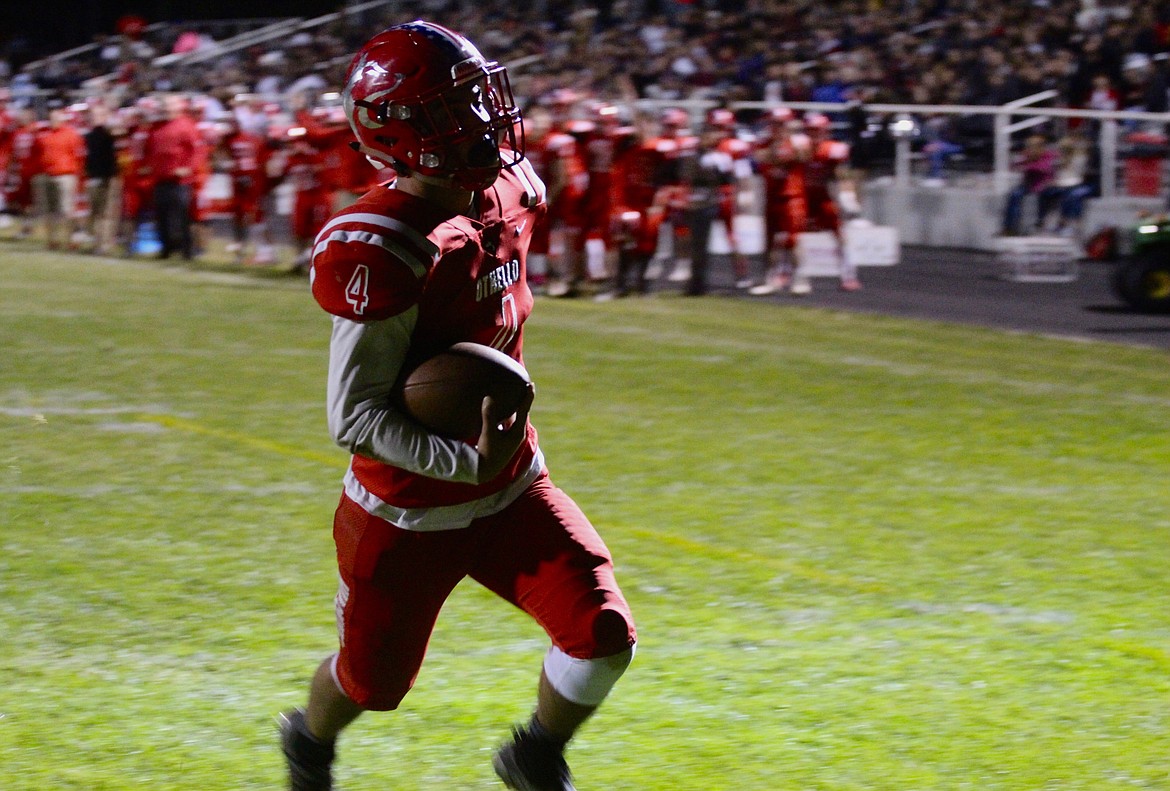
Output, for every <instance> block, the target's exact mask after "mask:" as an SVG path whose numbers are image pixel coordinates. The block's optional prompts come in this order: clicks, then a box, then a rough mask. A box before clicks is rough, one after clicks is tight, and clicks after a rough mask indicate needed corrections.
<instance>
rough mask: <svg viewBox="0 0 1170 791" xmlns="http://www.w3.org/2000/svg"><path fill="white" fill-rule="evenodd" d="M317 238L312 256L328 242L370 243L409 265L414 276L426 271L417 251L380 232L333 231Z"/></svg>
mask: <svg viewBox="0 0 1170 791" xmlns="http://www.w3.org/2000/svg"><path fill="white" fill-rule="evenodd" d="M317 238H318V239H319V240H320V241H318V242H317V245H316V246H315V247H314V248H313V258H316V257H317V256H318V255H320V254H321V251H322V250H324V249H325V248H326V247H328V246H329V243H330V242H341V243H342V244H345V243H346V242H361V243H363V244H372V245H374V246H375V247H381V248H382V249H383V250H389V251H390V252H391V253H393V254H394V255H395V256H397V257H398V258H399V259H400V260H401V261H402V263H404V264H406V265H407V266H409V267H410V271H411V272H414V276H415V277H422V276H423V275H425V274H426V273H427V265H426V264H425V263H423V262H422V261H420V260H419V257H418V253H416V252H414V251H413V250H411V249H410V248H408V247H405V246H404V245H401V244H399V243H398V242H396V241H394V240H393V239H389V238H387V237H385V236H382V235H381V234H377V233H371V232H370V231H334V232H333V233H331V234H329V235H328V236H326V237H325V238H324V239H321V237H319V236H318V237H317Z"/></svg>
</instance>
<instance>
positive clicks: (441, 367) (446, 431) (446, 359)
mask: <svg viewBox="0 0 1170 791" xmlns="http://www.w3.org/2000/svg"><path fill="white" fill-rule="evenodd" d="M531 381H532V379H531V378H529V376H528V372H527V371H526V370H524V366H522V365H520V363H518V362H516V361H515V360H513V359H512V358H511V357H509V356H508V355H506V354H504V353H503V352H500V351H497V350H495V349H493V348H491V347H490V346H484V345H482V344H479V343H457V344H455V345H454V346H452V347H451V348H449V349H447V350H446V351H443V352H440V353H439V354H436V355H435V356H434V357H431V358H429V359H427V360H424V361H423V362H422V363H420V364H419V365H418V366H416V367H415V368H413V369H412V370H410V371H409V372H408V373H407V374H406V375H405V376H403V377H402V378H401V379H400V380H399V386H398V400H399V403H400V405H401V406H402V408H403V409H404V410H405V412H406V414H407V415H409V416H410V417H411V418H413V419H414V420H416V421H418V422H419V423H421V424H422V425H424V426H426V427H427V428H428V429H429V430H431V431H433V432H434V433H436V434H439V435H441V436H444V437H450V438H452V439H464V440H466V439H471V438H474V437H478V436H479V432H480V427H481V425H482V422H483V415H482V407H483V399H484V397H485V396H489V395H490V396H492V398H494V399H495V400H496V401H497V402H499V403H501V404H503V405H504V406H505V407H507V408H508V409H509V410H510V411H509V414H511V412H513V411H515V408H516V407H518V406H519V405H520V402H521V401H522V400H523V398H524V393H525V390H526V389H527V387H528V384H529V383H530V382H531Z"/></svg>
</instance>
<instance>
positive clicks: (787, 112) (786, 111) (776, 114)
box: [768, 105, 796, 126]
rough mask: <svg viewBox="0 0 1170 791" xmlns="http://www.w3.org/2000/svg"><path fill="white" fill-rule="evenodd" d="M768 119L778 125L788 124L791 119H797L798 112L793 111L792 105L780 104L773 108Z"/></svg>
mask: <svg viewBox="0 0 1170 791" xmlns="http://www.w3.org/2000/svg"><path fill="white" fill-rule="evenodd" d="M768 120H769V121H770V122H771V123H772V124H774V125H776V126H786V125H787V124H788V122H789V121H794V120H796V113H794V112H793V111H792V108H791V107H785V106H784V105H780V106H778V107H773V108H772V109H771V111H770V112H769V113H768Z"/></svg>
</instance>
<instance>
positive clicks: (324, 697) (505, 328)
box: [281, 22, 635, 791]
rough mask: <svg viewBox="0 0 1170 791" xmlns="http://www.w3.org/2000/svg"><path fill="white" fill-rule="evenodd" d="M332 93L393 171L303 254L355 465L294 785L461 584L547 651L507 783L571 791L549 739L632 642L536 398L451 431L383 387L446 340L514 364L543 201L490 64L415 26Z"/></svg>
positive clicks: (369, 50) (605, 685) (380, 696)
mask: <svg viewBox="0 0 1170 791" xmlns="http://www.w3.org/2000/svg"><path fill="white" fill-rule="evenodd" d="M344 103H345V107H346V112H347V116H348V118H349V121H350V124H351V126H352V128H353V130H354V133H355V135H356V136H357V139H358V145H359V146H360V148H361V150H362V151H363V152H364V153H365V154H366V155H367V156H369V157H371V158H373V159H375V160H379V161H381V162H385V163H386V164H387V165H389V166H390V167H391V168H393V169H394V171H396V172H397V173H398V178H397V180H396V181H395V182H393V183H391V184H389V185H387V186H385V187H380V188H375V189H374V190H371V191H370V192H369V193H367V194H366V195H365V196H364V197H362V198H361V199H359V200H358V201H357V203H355V204H354V205H353V206H351V207H348V208H346V209H343V210H341V211H340V212H339V213H337V214H336V215H334V217H333V218H332V219H331V220H330V221H329V222H328V223H327V224H326V225H325V227H324V228H323V229H322V230H321V233H320V234H319V235H318V236H317V240H316V244H315V246H314V252H313V259H312V269H311V274H310V278H311V282H312V289H313V295H314V297H315V298H316V299H317V301H318V302H319V303H320V304H321V306H322V307H323V308H325V310H326V311H328V312H329V313H331V314H332V316H333V334H332V340H331V344H330V362H329V374H328V388H327V392H328V396H327V402H328V418H329V426H330V430H331V432H332V434H333V436H334V438H335V440H336V441H337V442H338V443H339V444H340V445H342V446H343V447H346V448H348V449H349V450H350V451H352V452H353V457H352V460H351V463H350V467H349V471H348V472H347V474H346V476H345V487H344V493H343V495H342V498H341V502H340V504H339V506H338V508H337V512H336V515H335V518H334V523H333V536H334V541H335V543H336V547H337V559H338V566H339V571H340V577H341V583H340V586H339V589H338V594H337V599H336V607H337V617H338V627H339V638H340V650H339V652H338V653H336V654H334V655H333V656H331V657H329V658H327V659H325V660H324V661H323V662H322V663H321V665H320V666H319V667H318V669H317V672H316V674H315V675H314V677H313V680H312V683H311V686H310V691H309V702H308V706H307V707H306V708H305V709H303V710H301V709H298V710H296V711H293V712H290V713H289V714H287V715H285V717H284V720H283V722H282V726H281V732H282V733H281V736H282V746H283V749H284V754H285V756H286V759H287V762H288V767H289V774H290V780H291V784H292V788H293V789H294V791H321V790H322V789H329V788H331V764H332V761H333V758H334V741H335V739H336V737H337V735H338V734H339V733H340V732H341V731H342V729H344V728H345V727H346V726H347V725H348V724H349V723H350V722H352V721H353V720H354V719H355V718H356V717H358V716H359V715H360V714H361V713H362V712H364V711H368V710H379V711H387V710H392V709H395V708H397V706H398V705H399V702H400V701H401V700H402V698H403V697H404V696H405V695H406V693H407V692H408V691H409V690H410V688H411V686H412V684H413V683H414V680H415V676H416V674H417V673H418V670H419V667H420V666H421V664H422V661H423V655H424V653H425V651H426V647H427V642H428V640H429V639H430V635H431V631H432V629H433V627H434V624H435V620H436V618H437V617H438V614H439V610H440V608H441V607H442V605H443V602H444V601H445V600H446V599H447V597H448V596H449V594H450V592H451V591H452V590H453V589H454V587H455V586H456V585H457V584H458V583H459V581H460V580H461V579H463V578H464V577H468V576H469V577H471V578H472V579H474V580H476V581H477V582H479V583H480V584H482V585H484V586H485V587H487V588H488V589H489V590H491V591H492V592H494V593H496V594H497V595H498V596H500V598H502V599H504V600H505V601H507V602H510V603H512V604H514V605H516V606H517V607H519V608H520V609H522V610H523V611H525V612H526V613H528V614H529V615H530V616H531V617H532V618H533V619H534V620H535V621H536V622H537V623H538V624H539V625H540V626H541V627H542V628H543V629H544V630H545V631H546V633H547V634H548V636H549V638H550V640H551V643H552V645H551V647H550V648H549V650H548V652H547V654H546V655H545V658H544V664H543V670H542V673H541V677H540V683H539V685H538V692H537V702H536V709H535V712H534V714H533V716H532V718H531V720H530V721H529V722H528V723H526V724H525V725H523V726H520V727H517V728H515V729H514V730H513V736H512V738H511V739H510V740H508V741H507V742H505V743H504V744H503V745H502V746H501V747H500V748H499V749H498V750H497V751H496V753H495V755H494V758H493V764H494V767H495V770H496V772H497V774H499V776H500V778H501V779H502V780H503V781H504V783H505V784H506V785H508V786H509V787H510V788H513V789H519V790H520V791H572V789H573V784H572V781H571V779H570V775H569V769H568V766H567V764H566V763H565V760H564V757H563V750H564V747H565V745H566V744H567V743H568V741H569V740H570V739H571V738H572V736H573V735H574V733H575V732H576V731H577V729H578V727H579V726H580V725H581V724H582V723H584V722H585V721H586V720H587V719H588V718H589V716H590V715H591V714H592V713H593V712H594V711H595V710H596V708H597V707H598V706H599V705H600V704H601V702H602V701H603V700H604V699H605V697H606V696H607V694H608V693H609V691H610V689H611V688H612V687H613V685H614V684H615V683H616V682H617V680H618V678H619V677H620V676H621V675H622V674H623V672H624V671H625V669H626V667H627V665H628V664H629V662H630V660H631V659H632V657H633V653H634V644H635V631H634V623H633V619H632V617H631V615H630V610H629V607H628V605H627V603H626V600H625V598H624V596H623V595H622V592H621V590H620V589H619V588H618V585H617V582H616V580H615V578H614V570H613V561H612V559H611V557H610V554H609V550H608V549H607V548H606V546H605V544H604V543H603V542H602V540H601V538H600V537H599V536H598V534H597V532H596V530H595V529H594V528H593V526H592V525H591V524H590V523H589V520H588V519H587V518H586V517H585V515H584V514H583V513H582V512H581V510H580V509H579V508H578V507H577V506H576V505H575V504H574V502H573V501H572V500H571V499H570V498H569V496H568V495H567V494H565V493H564V492H562V491H561V490H560V489H558V488H557V487H556V486H555V485H553V483H552V482H551V480H550V478H549V475H548V470H547V468H546V467H545V464H544V457H543V454H542V453H541V451H540V448H539V446H538V444H537V437H536V431H535V430H534V429H533V428H532V426H531V424H530V423H529V422H528V411H529V407H530V406H531V401H532V391H531V389H530V390H529V394H528V397H527V398H525V400H524V403H522V404H521V405H520V406H519V407H518V408H517V409H516V411H515V413H514V414H512V415H508V414H505V411H506V410H502V409H501V407H500V405H499V404H497V403H495V402H494V401H493V400H492V399H490V398H485V399H484V403H483V418H484V420H483V425H484V428H483V430H482V431H481V433H480V435H479V436H478V437H469V438H468V441H466V442H461V441H455V440H450V439H444V438H442V437H439V436H436V435H434V434H431V433H429V432H427V431H426V430H425V429H424V428H422V427H421V426H419V425H418V424H416V423H414V422H413V421H411V420H410V419H409V418H407V417H406V416H404V415H403V414H402V413H401V412H399V411H397V410H396V409H395V408H394V406H393V402H392V399H391V393H392V391H393V385H394V382H395V381H396V380H397V378H398V376H399V373H400V371H401V370H403V369H404V367H407V366H409V365H411V364H413V363H414V362H416V361H419V360H422V359H425V358H426V357H428V356H429V355H432V354H434V353H436V352H438V351H441V350H443V349H445V348H447V347H448V346H450V345H451V344H452V343H454V342H458V341H475V342H479V343H483V344H486V345H491V346H493V347H495V348H496V349H499V350H500V351H502V352H504V353H505V354H508V355H509V356H511V357H512V358H513V359H515V360H517V361H520V362H522V354H521V349H522V345H523V334H522V333H523V325H524V321H525V319H526V318H527V316H528V314H529V312H530V311H531V309H532V305H533V298H532V293H531V291H529V289H528V285H527V282H526V277H525V274H526V273H525V258H526V255H527V250H528V246H529V242H530V240H531V237H532V229H533V227H534V226H535V224H536V221H537V220H538V219H539V218H540V215H541V214H543V212H544V211H545V205H544V185H543V184H542V183H541V181H540V180H539V178H537V176H536V174H535V172H534V171H533V170H532V167H531V166H530V165H529V163H528V162H527V161H526V160H525V159H524V157H523V145H522V141H523V126H522V123H521V119H520V112H519V109H518V108H517V107H516V104H515V100H514V99H513V97H512V92H511V88H510V86H509V83H508V77H507V73H506V71H505V70H504V68H503V67H501V66H499V65H498V64H496V63H494V62H490V61H487V60H485V59H484V57H483V56H482V55H481V54H480V53H479V51H478V50H477V49H476V48H475V46H474V45H473V44H472V43H471V42H470V41H468V40H467V39H466V38H464V37H463V36H461V35H459V34H457V33H454V32H452V31H450V30H448V29H446V28H444V27H441V26H439V25H435V24H431V23H427V22H413V23H409V24H405V25H398V26H396V27H393V28H390V29H388V30H386V31H383V32H382V33H380V34H378V35H377V36H375V37H374V38H372V39H371V40H370V41H369V42H367V43H366V44H365V46H363V47H362V49H361V50H360V51H359V52H358V53H357V55H356V57H355V58H354V60H353V63H352V64H351V66H350V68H349V72H348V76H347V78H346V84H345V88H344Z"/></svg>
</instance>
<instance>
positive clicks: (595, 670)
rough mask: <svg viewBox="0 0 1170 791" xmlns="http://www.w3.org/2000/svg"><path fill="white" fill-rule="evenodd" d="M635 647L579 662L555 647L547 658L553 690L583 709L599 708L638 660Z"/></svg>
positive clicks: (548, 673) (547, 667)
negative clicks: (635, 659) (636, 659)
mask: <svg viewBox="0 0 1170 791" xmlns="http://www.w3.org/2000/svg"><path fill="white" fill-rule="evenodd" d="M634 648H635V645H630V646H629V647H628V648H626V649H625V650H623V651H621V652H620V653H617V654H611V655H610V656H603V657H598V658H596V659H577V658H575V657H571V656H569V655H568V654H566V653H565V652H564V651H562V650H561V649H559V648H557V647H556V646H553V647H552V648H550V649H549V651H548V654H546V655H545V657H544V675H545V677H546V678H547V679H548V681H549V683H550V684H551V685H552V688H553V689H555V690H556V691H557V692H558V693H560V694H561V695H562V696H563V697H564V698H566V699H567V700H570V701H572V702H573V703H576V704H578V705H581V706H598V705H600V704H601V702H602V701H603V700H605V698H606V696H607V695H608V694H609V691H610V690H611V689H613V685H614V684H616V683H617V680H618V679H619V678H621V677H622V674H623V673H625V672H626V668H627V667H629V665H630V662H631V661H632V660H633V658H634Z"/></svg>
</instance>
